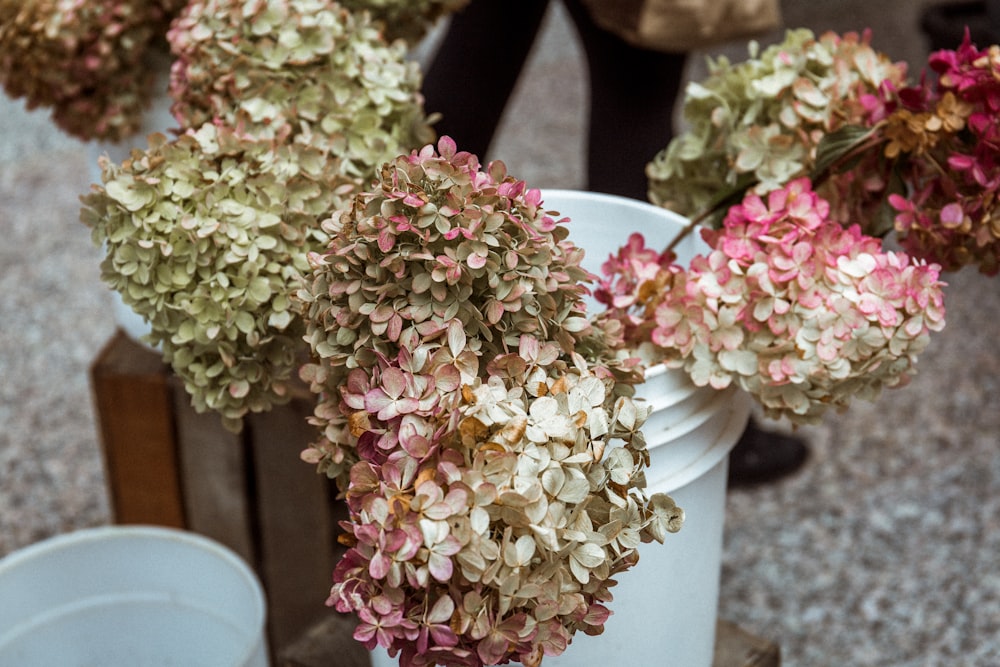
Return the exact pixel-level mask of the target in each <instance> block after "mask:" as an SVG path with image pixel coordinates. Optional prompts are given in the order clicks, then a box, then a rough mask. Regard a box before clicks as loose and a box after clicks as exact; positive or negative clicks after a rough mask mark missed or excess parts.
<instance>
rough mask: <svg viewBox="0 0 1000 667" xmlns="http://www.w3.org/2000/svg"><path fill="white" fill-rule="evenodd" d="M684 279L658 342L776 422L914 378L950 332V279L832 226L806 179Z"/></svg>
mask: <svg viewBox="0 0 1000 667" xmlns="http://www.w3.org/2000/svg"><path fill="white" fill-rule="evenodd" d="M705 238H706V240H707V241H708V242H709V244H710V245H711V246H712V251H711V252H710V253H709V254H708V255H704V256H702V255H700V256H697V257H695V259H694V260H692V262H691V265H690V268H689V269H688V270H687V271H686V272H677V273H676V274H675V275H674V276H673V280H672V282H671V284H670V287H669V290H668V291H667V292H666V293H665V294H664V295H663V298H662V300H661V302H660V303H659V305H658V306H657V309H656V323H657V327H656V329H655V330H654V331H653V333H652V339H653V342H655V343H656V344H658V345H660V346H662V347H663V353H664V355H665V356H666V357H667V358H668V364H671V365H674V366H682V367H684V368H685V369H686V370H687V371H688V372H689V373H690V374H691V377H692V379H693V380H694V382H695V383H696V384H698V385H700V386H705V385H711V386H713V387H715V388H720V389H721V388H723V387H726V386H728V385H729V384H731V383H735V384H736V385H737V386H739V387H741V388H742V389H744V390H746V391H747V392H749V393H750V394H751V395H752V396H754V398H756V399H757V400H758V401H759V402H760V403H761V405H762V406H763V408H764V412H765V413H766V414H767V415H769V416H772V417H775V418H780V417H782V416H786V417H788V418H789V419H790V420H791V421H792V422H795V423H808V422H813V421H816V420H817V419H819V417H820V416H821V415H822V414H823V413H824V412H825V411H826V410H827V409H828V408H830V407H832V406H846V405H847V404H848V403H849V401H850V400H851V399H852V398H853V397H859V398H862V399H866V400H874V399H875V398H876V397H877V396H878V394H879V393H880V391H881V389H882V388H883V387H895V386H899V385H902V384H904V383H905V382H906V381H907V380H908V376H909V375H910V374H912V373H913V372H915V370H914V364H915V362H916V359H917V355H918V354H919V353H920V352H922V351H923V350H924V348H925V347H926V345H927V343H928V340H929V334H930V332H932V331H939V330H940V329H942V328H943V326H944V304H943V293H942V283H941V282H940V281H939V280H938V275H939V267H938V266H936V265H928V264H925V263H920V262H916V261H911V260H910V259H909V258H908V257H907V255H906V254H904V253H899V252H883V251H882V247H881V241H880V240H879V239H876V238H872V237H868V236H864V235H863V234H862V233H861V232H860V230H859V228H858V227H857V226H852V227H850V228H846V229H845V228H844V227H842V226H841V225H840V224H838V223H836V222H832V221H831V220H830V219H829V205H828V204H827V202H826V201H824V200H823V199H821V198H820V197H818V196H817V195H816V194H815V193H814V192H812V190H811V186H810V184H809V182H808V181H807V180H805V179H802V180H796V181H793V182H791V183H790V184H789V185H788V186H786V187H784V188H781V189H779V190H774V191H772V192H771V193H770V194H769V195H768V197H767V199H766V201H765V200H763V199H761V198H760V197H759V196H757V195H754V194H749V195H748V196H747V197H746V198H745V199H744V201H743V203H742V205H739V206H734V207H733V208H731V209H730V210H729V213H728V214H727V217H726V220H725V223H724V228H723V229H722V230H718V231H715V232H706V234H705Z"/></svg>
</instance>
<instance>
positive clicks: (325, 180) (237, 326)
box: [81, 124, 341, 428]
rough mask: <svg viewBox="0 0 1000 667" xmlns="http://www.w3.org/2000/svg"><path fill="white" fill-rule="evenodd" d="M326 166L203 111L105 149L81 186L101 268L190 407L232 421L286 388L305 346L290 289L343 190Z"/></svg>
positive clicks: (281, 396)
mask: <svg viewBox="0 0 1000 667" xmlns="http://www.w3.org/2000/svg"><path fill="white" fill-rule="evenodd" d="M326 165H327V163H326V162H325V161H324V160H323V159H322V156H321V155H320V154H319V152H318V151H313V152H312V154H310V153H308V152H307V151H306V150H305V149H301V148H300V149H297V150H295V151H292V150H291V148H290V147H289V146H287V145H282V144H276V143H274V142H270V141H265V140H257V141H251V140H249V139H247V138H246V137H238V136H236V135H234V134H233V133H232V132H230V131H228V130H226V129H225V128H222V127H217V126H214V125H211V124H209V125H205V126H203V127H202V128H200V129H198V130H197V131H194V130H191V131H189V132H188V133H186V134H184V135H182V136H180V137H178V138H177V139H175V140H173V141H167V140H166V138H165V137H164V136H163V135H151V143H150V145H149V147H148V149H146V150H145V151H140V150H134V151H133V152H132V157H131V159H129V160H126V161H125V162H124V163H123V164H122V165H116V164H113V163H110V162H109V161H108V160H107V159H104V161H103V163H102V169H103V186H94V187H93V190H92V192H91V193H90V194H88V195H86V196H85V197H84V198H83V203H84V208H83V211H82V214H81V217H82V220H83V222H84V223H85V224H87V225H88V226H90V227H92V228H93V237H94V240H95V242H96V243H98V244H100V245H102V246H104V247H105V249H106V253H107V256H106V258H105V259H104V261H103V262H102V265H101V266H102V278H103V279H104V281H105V282H107V283H108V284H109V285H110V286H111V287H112V288H114V289H115V290H117V291H118V292H119V293H121V295H122V298H123V300H124V301H125V303H126V304H128V305H129V306H131V307H132V309H133V310H134V311H135V312H136V313H138V314H139V315H141V316H142V317H143V318H145V319H146V320H147V321H148V322H149V324H150V328H151V334H150V336H151V341H150V342H152V343H153V344H155V345H158V346H159V347H160V348H161V349H162V351H163V355H164V359H165V360H166V361H167V362H168V363H170V365H171V366H172V367H173V369H174V371H175V372H176V373H177V375H178V376H179V377H180V378H182V379H183V381H184V385H185V388H186V389H187V391H188V393H190V394H191V397H192V401H193V404H194V406H195V407H196V408H197V409H199V410H205V409H212V410H216V411H218V412H219V413H221V414H222V416H223V417H224V419H225V420H226V424H227V425H228V426H230V427H232V428H238V427H239V424H240V418H241V417H242V416H243V415H244V414H246V412H248V411H264V410H267V409H268V408H270V407H271V405H272V404H274V403H276V402H280V401H283V400H285V399H286V398H287V395H288V389H289V384H290V382H292V381H293V380H294V373H295V370H296V369H297V368H298V365H299V364H300V363H301V361H302V357H303V356H305V355H306V354H307V348H306V346H305V344H304V343H303V342H302V340H301V338H302V334H303V332H304V328H303V326H302V324H301V322H300V320H299V319H298V317H297V315H296V313H295V311H294V309H293V307H292V300H291V292H292V291H293V290H294V289H296V288H297V285H298V282H297V281H298V280H299V277H300V275H301V274H302V273H304V272H305V271H306V270H307V269H308V262H307V259H306V254H307V253H308V252H310V251H313V250H319V249H320V248H323V247H325V244H326V243H327V242H328V240H329V239H328V237H327V235H326V233H325V232H323V231H322V230H321V229H320V225H319V221H320V220H322V219H323V218H325V217H326V216H327V215H329V212H330V211H331V210H332V209H333V207H334V206H336V205H337V204H338V203H340V201H341V200H340V197H339V195H338V194H337V193H335V192H334V191H333V190H332V189H331V188H330V183H331V182H332V181H331V177H330V174H329V173H328V172H327V171H326Z"/></svg>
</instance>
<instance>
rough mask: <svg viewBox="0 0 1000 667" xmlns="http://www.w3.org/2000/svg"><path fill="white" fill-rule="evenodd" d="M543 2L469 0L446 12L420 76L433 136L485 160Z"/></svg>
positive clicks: (542, 12)
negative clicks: (434, 116) (432, 116)
mask: <svg viewBox="0 0 1000 667" xmlns="http://www.w3.org/2000/svg"><path fill="white" fill-rule="evenodd" d="M548 4H549V3H548V0H518V1H517V2H504V1H503V0H473V2H472V3H470V4H469V5H467V6H466V7H465V8H463V9H461V10H459V11H458V12H456V13H455V14H453V15H452V17H451V19H450V24H449V26H448V28H447V31H446V32H445V35H444V37H443V39H442V41H441V45H440V47H439V49H438V51H437V53H436V54H435V56H434V59H433V61H432V62H431V64H430V66H429V67H428V68H427V72H426V73H425V75H424V85H423V93H424V108H425V109H426V111H427V112H428V113H434V112H439V113H441V116H442V117H441V120H440V121H439V122H438V123H437V124H435V126H434V127H435V129H436V130H437V133H438V134H439V135H448V136H450V137H451V138H452V139H454V140H455V143H456V144H457V145H458V149H459V150H464V151H469V152H470V153H474V154H475V155H477V156H479V158H480V160H484V161H485V159H486V158H485V157H484V156H485V155H486V151H487V150H488V149H489V147H490V143H491V142H492V141H493V135H494V133H495V132H496V129H497V126H498V125H499V123H500V117H501V115H502V114H503V111H504V107H505V106H506V105H507V101H508V100H509V99H510V95H511V92H512V91H513V90H514V86H515V84H516V83H517V79H518V77H519V76H520V74H521V69H522V67H523V66H524V62H525V60H527V58H528V54H529V52H530V51H531V46H532V44H533V43H534V41H535V36H536V35H537V34H538V30H539V27H540V26H541V23H542V18H543V17H544V16H545V10H546V8H547V7H548Z"/></svg>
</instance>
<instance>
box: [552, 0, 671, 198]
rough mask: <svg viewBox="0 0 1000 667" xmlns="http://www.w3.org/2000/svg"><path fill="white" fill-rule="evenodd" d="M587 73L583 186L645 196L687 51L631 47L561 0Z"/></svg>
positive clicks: (667, 133)
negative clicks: (650, 167) (648, 169)
mask: <svg viewBox="0 0 1000 667" xmlns="http://www.w3.org/2000/svg"><path fill="white" fill-rule="evenodd" d="M564 4H565V5H566V7H567V9H568V10H569V13H570V16H572V18H573V22H574V23H575V24H576V29H577V32H578V33H579V35H580V42H581V43H582V45H583V50H584V53H585V54H586V57H587V67H588V71H589V75H590V116H589V120H588V135H587V181H588V182H587V187H588V189H590V190H593V191H596V192H607V193H611V194H617V195H623V196H626V197H633V198H635V199H640V200H642V201H647V200H648V197H647V191H648V183H647V179H646V165H647V164H648V163H649V162H650V161H651V160H652V159H653V157H655V155H656V154H657V153H658V152H660V151H661V150H662V149H664V148H666V146H667V144H668V143H670V140H671V139H672V138H673V136H674V129H673V110H674V103H675V101H676V99H677V96H678V93H679V92H680V87H681V82H682V78H683V74H684V63H685V61H686V60H687V54H684V53H663V52H659V51H651V50H647V49H640V48H638V47H635V46H632V45H631V44H629V43H628V42H626V41H625V40H624V39H622V38H620V37H618V36H617V35H615V34H613V33H611V32H608V31H607V30H604V29H603V28H600V27H598V26H597V25H595V24H594V23H593V21H592V20H591V19H590V15H589V14H588V13H587V9H586V7H584V6H583V5H582V4H581V3H580V0H564Z"/></svg>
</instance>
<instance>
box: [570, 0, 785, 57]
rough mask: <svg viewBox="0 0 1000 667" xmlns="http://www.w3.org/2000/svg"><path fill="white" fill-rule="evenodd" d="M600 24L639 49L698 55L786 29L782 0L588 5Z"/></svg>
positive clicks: (602, 0)
mask: <svg viewBox="0 0 1000 667" xmlns="http://www.w3.org/2000/svg"><path fill="white" fill-rule="evenodd" d="M584 4H585V5H586V6H587V9H588V10H589V11H590V14H591V16H592V17H593V19H594V22H595V23H596V24H597V25H599V26H601V27H602V28H604V29H605V30H609V31H611V32H613V33H615V34H617V35H618V36H620V37H622V38H623V39H625V40H626V41H627V42H629V43H631V44H634V45H636V46H639V47H642V48H646V49H652V50H655V51H673V52H681V51H695V50H698V49H704V48H707V47H710V46H713V45H715V44H719V43H721V42H727V41H731V40H737V39H749V38H751V37H754V36H757V35H760V34H761V33H765V32H767V31H769V30H774V29H776V28H780V27H781V7H780V5H779V0H584Z"/></svg>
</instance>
